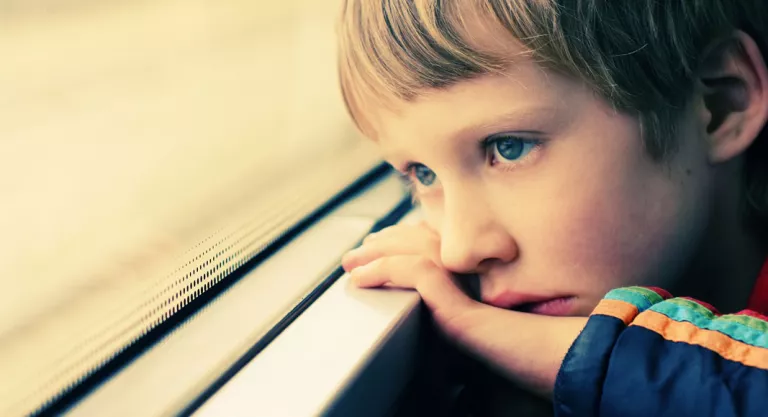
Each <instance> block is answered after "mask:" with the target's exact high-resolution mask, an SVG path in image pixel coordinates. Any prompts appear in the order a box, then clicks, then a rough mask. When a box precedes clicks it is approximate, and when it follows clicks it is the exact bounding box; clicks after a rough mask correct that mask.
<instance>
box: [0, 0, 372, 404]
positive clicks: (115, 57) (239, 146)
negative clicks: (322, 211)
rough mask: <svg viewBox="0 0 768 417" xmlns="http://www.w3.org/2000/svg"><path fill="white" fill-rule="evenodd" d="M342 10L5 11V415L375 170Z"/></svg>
mask: <svg viewBox="0 0 768 417" xmlns="http://www.w3.org/2000/svg"><path fill="white" fill-rule="evenodd" d="M336 6H337V5H336V1H335V0H325V1H312V0H294V1H286V2H261V1H259V2H253V1H248V0H215V1H214V0H183V1H181V0H153V1H141V0H134V1H118V0H105V1H85V0H79V1H75V0H69V1H53V0H23V1H22V0H0V16H2V17H1V18H2V22H3V23H2V25H0V56H2V57H3V64H2V68H0V91H2V93H1V94H0V190H2V193H3V197H2V198H3V202H2V205H1V206H0V230H2V235H0V253H1V254H2V255H0V280H2V284H3V288H4V291H3V293H2V295H0V369H2V370H3V371H2V373H3V378H1V379H0V414H2V415H17V414H26V413H29V412H33V411H34V410H36V409H38V407H40V406H41V405H43V404H44V403H45V402H47V401H50V400H51V399H53V398H56V396H57V395H59V394H60V393H61V392H63V391H65V390H66V389H68V388H70V387H72V386H73V385H74V384H76V383H77V382H78V381H80V380H81V379H82V378H83V377H85V376H87V375H88V374H89V373H90V372H92V371H93V370H95V369H97V368H98V367H99V366H100V365H101V364H103V363H104V362H105V361H107V360H109V359H110V358H112V357H114V355H116V354H118V353H119V352H120V351H121V350H122V349H124V348H125V347H126V346H129V345H130V344H131V343H133V342H134V341H135V340H137V339H138V338H139V337H141V336H142V335H143V334H145V333H146V332H148V331H149V330H151V329H152V328H154V327H155V326H158V325H159V324H160V323H162V322H163V321H164V320H166V319H168V318H169V317H172V316H173V315H174V314H175V313H176V312H177V311H179V309H181V308H183V307H184V306H185V305H186V304H188V303H189V302H191V301H192V300H194V299H195V298H196V297H199V296H201V294H204V293H205V291H207V290H209V289H210V288H212V287H213V286H214V285H216V283H217V282H219V281H221V280H222V279H223V278H224V277H226V276H227V274H229V273H231V272H232V271H233V270H235V269H236V268H237V267H239V266H241V265H242V264H244V263H245V262H247V261H248V260H249V259H251V258H253V257H254V256H255V255H256V254H258V253H259V252H260V251H261V250H262V249H263V248H265V247H266V246H267V245H268V244H269V243H270V242H272V241H274V240H275V239H276V238H278V237H279V236H280V235H281V234H283V233H285V231H286V230H288V229H290V228H291V227H292V226H293V225H295V224H296V223H297V222H299V221H300V220H301V219H302V218H305V217H306V216H307V215H308V214H309V213H311V212H312V211H313V210H315V209H317V207H319V206H320V205H322V204H323V203H324V202H326V201H328V199H330V198H331V197H332V196H334V195H335V194H336V193H338V192H339V191H340V190H341V189H343V188H344V187H346V186H348V185H349V184H350V183H352V182H353V181H355V179H357V178H359V177H360V176H361V175H363V174H364V173H365V172H367V171H369V170H370V169H372V167H374V166H376V165H377V164H378V158H377V156H376V155H375V153H374V152H373V151H372V147H371V146H370V145H368V144H366V143H365V142H364V141H361V140H360V139H359V138H358V137H357V135H356V134H355V131H354V129H353V128H352V126H351V123H350V122H348V121H347V116H346V114H345V112H344V108H343V104H342V100H341V98H340V94H339V93H338V87H337V81H336V73H335V49H334V33H333V20H334V18H335V12H336Z"/></svg>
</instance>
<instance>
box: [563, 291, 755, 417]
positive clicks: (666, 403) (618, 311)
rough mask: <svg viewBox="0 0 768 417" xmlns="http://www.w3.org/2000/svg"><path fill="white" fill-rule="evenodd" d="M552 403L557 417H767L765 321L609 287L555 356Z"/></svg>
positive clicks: (749, 314) (656, 293) (687, 301)
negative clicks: (561, 355) (583, 324)
mask: <svg viewBox="0 0 768 417" xmlns="http://www.w3.org/2000/svg"><path fill="white" fill-rule="evenodd" d="M554 406H555V414H556V415H557V416H562V417H566V416H568V417H570V416H574V417H576V416H578V417H598V416H600V417H613V416H617V417H618V416H620V417H635V416H638V417H640V416H642V417H648V416H657V417H662V416H670V417H672V416H674V417H688V416H691V417H693V416H695V417H705V416H718V417H731V416H740V417H758V416H760V417H764V416H768V318H766V317H765V316H761V315H760V314H757V313H754V312H752V311H749V310H745V311H742V312H740V313H737V314H728V315H720V314H719V313H717V311H716V310H714V309H713V308H712V307H711V306H709V305H707V304H705V303H701V302H698V301H696V300H692V299H686V298H672V297H671V296H670V295H669V294H668V293H666V292H664V291H662V290H659V289H655V288H642V287H630V288H621V289H616V290H613V291H611V292H609V293H608V294H607V295H606V297H605V298H604V299H603V300H602V301H601V302H600V304H599V305H598V306H597V308H596V309H595V310H594V312H593V313H592V315H591V316H590V318H589V321H588V322H587V325H586V327H585V328H584V330H583V331H582V333H581V335H580V336H579V337H578V338H577V339H576V341H575V342H574V344H573V345H572V346H571V348H570V350H569V352H568V354H567V356H566V357H565V359H564V360H563V364H562V366H561V368H560V372H559V374H558V377H557V381H556V384H555V391H554Z"/></svg>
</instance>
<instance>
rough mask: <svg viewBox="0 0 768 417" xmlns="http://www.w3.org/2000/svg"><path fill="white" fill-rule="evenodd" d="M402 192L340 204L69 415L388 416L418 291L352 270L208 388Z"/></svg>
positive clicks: (391, 189)
mask: <svg viewBox="0 0 768 417" xmlns="http://www.w3.org/2000/svg"><path fill="white" fill-rule="evenodd" d="M402 198H403V190H402V188H401V186H400V184H399V182H398V181H397V180H396V179H395V178H394V177H393V176H389V177H388V178H385V179H383V180H382V181H380V182H378V183H377V184H375V185H373V186H371V187H370V188H369V189H368V190H366V191H364V192H362V193H361V194H360V195H359V196H357V197H355V198H354V199H352V200H350V201H348V202H346V203H345V204H343V205H342V206H340V207H339V208H337V209H335V210H334V211H332V212H331V213H329V214H328V215H327V216H326V217H325V218H323V219H321V220H319V221H318V222H317V224H315V225H313V226H312V227H311V228H309V229H308V230H307V231H306V232H304V233H303V234H301V235H300V236H298V237H297V238H295V239H294V240H293V241H291V242H290V243H289V244H288V245H286V247H284V248H283V249H281V250H280V251H278V252H277V253H275V254H274V255H272V256H271V257H270V258H269V259H267V260H266V261H264V262H263V263H262V264H260V265H259V266H258V267H256V268H255V269H254V270H252V271H250V272H248V273H247V274H246V275H245V276H243V277H242V278H241V279H240V280H239V281H238V282H237V283H235V284H234V285H232V287H231V288H229V289H228V290H227V291H225V292H223V293H222V294H220V295H219V296H217V297H216V298H215V299H213V300H212V301H211V302H210V303H209V304H207V305H206V306H205V307H204V308H202V309H201V310H200V311H199V312H197V313H196V314H194V315H193V316H191V317H190V318H189V319H188V320H186V321H185V322H183V323H182V324H181V325H179V326H178V328H176V329H174V331H172V332H171V333H169V334H168V335H166V336H165V337H164V338H163V339H162V340H160V341H159V342H158V343H156V344H155V345H153V346H152V347H151V348H150V349H148V350H147V351H146V352H144V353H143V354H142V355H140V356H138V357H136V358H135V359H134V360H132V361H131V362H130V363H128V364H127V365H126V366H125V367H124V368H123V369H121V370H120V372H118V373H117V374H115V375H114V376H113V377H112V378H110V379H108V380H106V381H105V382H103V383H102V384H101V385H100V386H98V387H97V388H96V389H94V391H93V392H91V393H90V395H88V396H86V397H84V398H83V399H82V400H81V401H79V402H78V403H76V404H74V405H73V406H72V407H71V408H70V409H69V410H67V414H68V415H71V416H91V415H110V416H134V415H146V416H152V415H177V414H182V415H184V414H190V413H194V414H195V415H205V416H207V415H238V414H247V415H266V416H291V417H295V416H303V415H318V414H328V415H377V414H379V415H383V414H382V413H384V412H386V411H387V407H388V406H389V404H391V403H392V402H393V401H394V400H395V399H396V396H397V395H398V391H399V390H401V389H402V387H403V386H404V385H405V384H406V382H407V380H408V378H409V375H408V371H409V369H411V366H410V362H409V361H411V360H412V358H413V357H414V355H413V353H414V352H415V349H414V347H415V343H416V337H415V335H416V331H417V329H416V327H417V324H418V320H417V316H418V310H419V309H418V305H419V298H418V295H417V294H415V293H413V292H406V291H373V290H360V289H355V288H350V287H349V285H348V282H347V279H346V277H342V278H341V279H339V280H338V281H336V282H335V283H334V284H333V285H332V286H331V287H330V288H328V289H327V290H326V291H325V293H323V294H322V296H321V297H320V298H318V299H317V300H316V301H315V302H314V303H313V304H311V305H310V306H309V307H308V308H307V309H306V311H304V312H303V313H302V314H301V315H299V316H298V318H296V319H295V321H293V322H292V323H291V324H290V325H289V326H288V327H287V328H285V330H283V331H282V333H280V334H279V336H278V337H277V338H276V339H274V340H273V341H272V342H271V343H270V344H268V345H267V346H266V347H265V348H264V349H263V350H262V351H260V352H259V353H258V355H257V356H255V357H254V358H253V359H252V360H250V361H249V362H248V363H246V364H245V365H244V366H243V367H242V368H240V370H239V372H237V373H235V374H234V376H233V377H232V378H231V379H229V380H228V381H227V382H226V383H224V384H223V385H221V386H220V388H219V389H218V390H217V391H216V392H214V393H213V395H212V396H210V398H208V397H207V396H204V395H205V393H206V392H210V391H212V390H211V387H212V386H216V382H217V380H221V377H222V375H224V374H226V373H227V372H228V371H229V370H231V369H232V367H233V364H237V363H238V361H240V362H242V358H243V357H244V355H246V354H247V353H248V352H249V350H250V349H252V348H253V346H254V345H255V344H256V343H258V342H259V340H260V339H261V338H262V337H263V336H264V335H265V334H266V333H267V332H268V331H269V330H270V329H271V328H273V326H274V325H275V324H276V323H277V322H278V321H279V320H280V319H281V318H282V317H283V316H284V315H285V313H286V312H287V311H290V310H291V309H292V308H294V307H295V306H296V305H297V304H298V303H300V302H302V300H303V299H304V298H305V297H306V296H307V294H308V293H309V292H310V291H311V290H312V289H314V288H315V287H316V286H317V285H318V284H319V283H320V282H322V281H323V279H325V277H327V276H328V275H329V273H330V271H333V270H334V269H336V268H337V266H338V260H339V258H340V256H341V255H342V254H343V253H344V252H345V251H346V250H348V249H350V248H352V247H353V246H355V245H356V244H357V242H359V240H360V239H362V237H363V236H364V235H365V234H366V233H367V232H368V230H370V228H371V227H372V226H373V224H374V223H375V222H376V221H377V220H378V219H380V218H382V217H384V215H385V214H386V213H388V212H389V211H391V210H392V209H393V208H394V207H395V206H396V205H397V204H398V203H399V202H400V201H401V199H402ZM276 276H279V277H281V279H276ZM202 398H205V399H207V401H205V402H203V403H202V405H201V406H200V407H199V408H198V407H197V405H196V404H199V403H200V402H201V399H202Z"/></svg>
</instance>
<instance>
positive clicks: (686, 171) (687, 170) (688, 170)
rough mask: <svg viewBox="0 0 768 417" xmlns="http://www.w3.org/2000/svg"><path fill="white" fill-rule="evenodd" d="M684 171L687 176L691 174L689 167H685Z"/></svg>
mask: <svg viewBox="0 0 768 417" xmlns="http://www.w3.org/2000/svg"><path fill="white" fill-rule="evenodd" d="M685 173H686V175H688V176H689V177H690V176H691V170H690V169H686V170H685Z"/></svg>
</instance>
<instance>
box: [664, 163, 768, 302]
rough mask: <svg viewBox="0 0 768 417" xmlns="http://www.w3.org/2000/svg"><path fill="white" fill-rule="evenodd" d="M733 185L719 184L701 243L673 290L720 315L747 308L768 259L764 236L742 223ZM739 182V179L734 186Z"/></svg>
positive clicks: (739, 195)
mask: <svg viewBox="0 0 768 417" xmlns="http://www.w3.org/2000/svg"><path fill="white" fill-rule="evenodd" d="M739 172H740V170H739ZM734 182H736V181H734ZM734 182H732V183H731V184H722V183H721V184H720V185H721V187H719V189H718V190H717V191H718V192H717V194H718V198H716V199H715V201H716V203H715V204H714V207H713V213H712V217H711V221H710V224H709V227H708V230H707V231H706V232H705V237H704V240H703V244H702V246H701V247H700V248H699V250H698V251H697V253H696V254H695V255H694V257H693V259H692V262H691V263H690V267H689V269H688V271H687V273H685V274H684V276H683V279H682V281H681V282H680V285H678V287H677V288H674V289H673V294H675V295H677V296H689V297H693V298H696V299H699V300H702V301H706V302H708V303H710V304H712V305H714V306H715V307H717V308H718V309H719V310H720V311H721V312H722V313H734V312H736V311H739V310H742V309H745V308H747V303H748V301H749V296H750V295H751V293H752V290H753V288H754V285H755V280H756V279H757V277H758V275H759V274H760V271H761V269H762V267H763V265H764V264H765V262H766V257H768V242H766V236H764V235H762V234H761V232H760V231H759V230H758V229H756V228H755V227H754V225H752V224H748V222H747V221H745V220H744V207H743V205H742V203H741V202H743V201H744V199H743V190H740V189H739V187H738V186H737V187H734V186H733V185H734ZM740 182H741V181H740V177H739V180H738V182H736V183H740ZM763 313H768V312H763Z"/></svg>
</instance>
